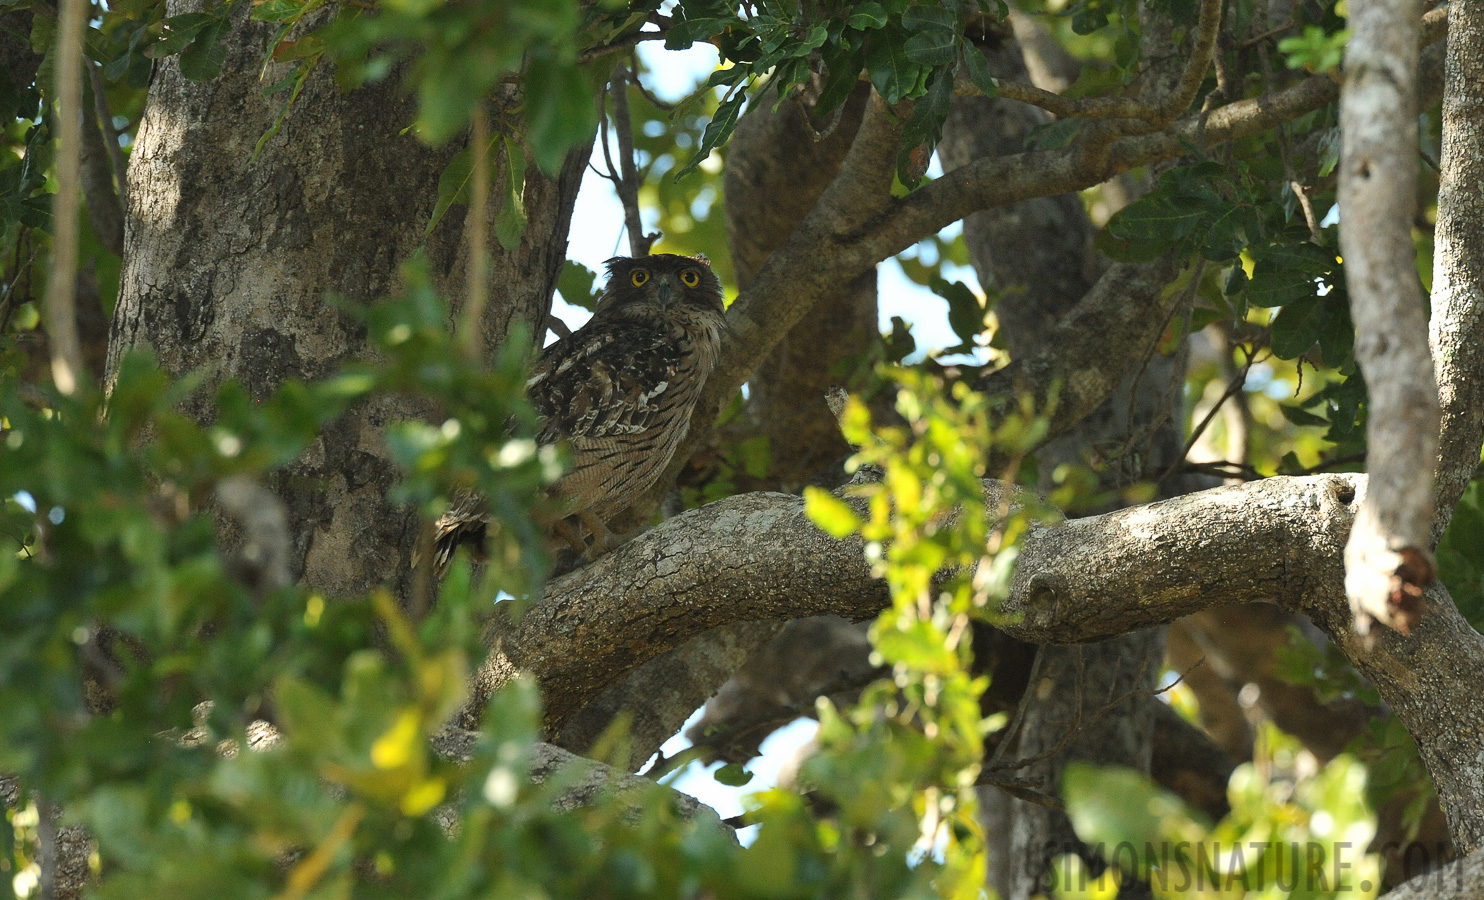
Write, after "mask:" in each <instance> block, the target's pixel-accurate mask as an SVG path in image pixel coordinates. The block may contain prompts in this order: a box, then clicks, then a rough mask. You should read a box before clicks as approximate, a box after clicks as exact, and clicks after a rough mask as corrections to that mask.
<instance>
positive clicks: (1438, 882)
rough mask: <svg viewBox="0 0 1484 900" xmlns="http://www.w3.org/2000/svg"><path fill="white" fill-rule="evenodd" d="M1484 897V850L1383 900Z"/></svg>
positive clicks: (1467, 899)
mask: <svg viewBox="0 0 1484 900" xmlns="http://www.w3.org/2000/svg"><path fill="white" fill-rule="evenodd" d="M1480 896H1484V851H1480V852H1476V853H1474V854H1472V855H1470V856H1466V857H1464V858H1462V859H1457V860H1454V861H1453V862H1451V863H1449V864H1448V865H1446V866H1443V867H1442V868H1440V869H1438V870H1437V871H1434V872H1430V873H1428V874H1427V875H1423V876H1421V877H1419V878H1415V879H1413V880H1411V881H1409V882H1407V883H1406V884H1404V885H1402V886H1401V887H1399V888H1397V889H1396V890H1394V891H1388V892H1387V893H1386V894H1384V895H1382V897H1381V900H1476V898H1478V897H1480Z"/></svg>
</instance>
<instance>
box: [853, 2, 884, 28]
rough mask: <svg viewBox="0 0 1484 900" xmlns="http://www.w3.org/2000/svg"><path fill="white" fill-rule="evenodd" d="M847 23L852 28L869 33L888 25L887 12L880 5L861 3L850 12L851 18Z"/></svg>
mask: <svg viewBox="0 0 1484 900" xmlns="http://www.w3.org/2000/svg"><path fill="white" fill-rule="evenodd" d="M846 23H847V24H848V25H850V27H851V28H858V29H860V30H861V31H869V30H871V29H873V28H882V27H885V25H886V10H885V9H884V8H882V6H881V4H880V3H861V4H858V5H856V6H855V7H854V8H853V9H851V11H850V18H849V19H847V20H846Z"/></svg>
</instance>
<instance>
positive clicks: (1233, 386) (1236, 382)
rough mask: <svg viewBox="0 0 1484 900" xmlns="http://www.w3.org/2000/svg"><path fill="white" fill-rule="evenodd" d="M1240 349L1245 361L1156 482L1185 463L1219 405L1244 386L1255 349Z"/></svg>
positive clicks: (1255, 355)
mask: <svg viewBox="0 0 1484 900" xmlns="http://www.w3.org/2000/svg"><path fill="white" fill-rule="evenodd" d="M1239 346H1240V345H1239ZM1241 349H1242V351H1243V352H1244V353H1246V354H1247V361H1246V362H1245V363H1243V364H1242V369H1241V371H1239V372H1237V374H1236V375H1235V376H1234V377H1233V378H1232V380H1231V381H1229V382H1228V383H1227V385H1226V390H1225V391H1224V392H1223V393H1222V395H1221V398H1220V399H1219V400H1217V401H1216V403H1215V404H1214V405H1213V406H1212V407H1211V408H1210V409H1209V410H1207V411H1206V415H1205V417H1204V418H1202V419H1201V423H1200V424H1199V425H1197V426H1196V427H1195V430H1194V431H1192V432H1191V433H1190V439H1189V440H1188V441H1186V442H1185V449H1184V450H1182V451H1181V452H1180V456H1179V457H1178V458H1177V459H1176V460H1175V461H1174V462H1173V463H1171V464H1170V467H1169V468H1168V469H1165V472H1164V474H1163V475H1161V476H1159V480H1158V481H1156V482H1155V483H1156V484H1164V483H1165V481H1166V480H1168V479H1169V477H1170V476H1171V475H1174V474H1175V473H1176V472H1177V471H1179V470H1180V467H1181V466H1183V465H1185V457H1186V456H1188V455H1190V451H1191V448H1193V447H1194V446H1195V444H1196V441H1199V440H1200V439H1201V435H1202V434H1204V433H1205V431H1206V428H1207V427H1208V426H1210V424H1211V421H1212V420H1213V419H1215V418H1216V414H1217V413H1219V412H1221V405H1222V404H1223V403H1225V402H1226V401H1228V400H1230V399H1231V398H1232V395H1233V394H1235V393H1236V392H1237V391H1240V390H1241V389H1242V388H1243V387H1244V386H1246V384H1247V375H1248V374H1249V373H1250V372H1251V371H1252V365H1253V363H1255V362H1256V361H1257V351H1256V350H1249V349H1247V348H1246V347H1242V348H1241Z"/></svg>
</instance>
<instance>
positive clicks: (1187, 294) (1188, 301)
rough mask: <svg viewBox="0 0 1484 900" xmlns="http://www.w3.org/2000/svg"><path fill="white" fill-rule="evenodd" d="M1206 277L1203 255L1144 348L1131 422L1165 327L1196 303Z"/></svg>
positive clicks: (1131, 389)
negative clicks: (1145, 377) (1177, 315)
mask: <svg viewBox="0 0 1484 900" xmlns="http://www.w3.org/2000/svg"><path fill="white" fill-rule="evenodd" d="M1205 277H1206V260H1205V257H1202V258H1200V259H1198V260H1196V264H1195V269H1194V270H1193V271H1192V272H1191V273H1190V280H1189V281H1187V282H1186V283H1185V287H1184V288H1182V289H1181V297H1180V300H1179V301H1178V302H1176V303H1171V304H1170V309H1169V312H1167V313H1165V320H1164V321H1163V322H1161V323H1160V325H1159V334H1158V335H1157V336H1156V337H1155V338H1154V340H1153V341H1151V342H1150V343H1149V346H1147V347H1145V348H1144V358H1143V359H1141V360H1139V368H1138V370H1137V371H1135V372H1134V379H1133V382H1132V383H1131V384H1130V386H1129V389H1128V393H1129V401H1128V419H1129V421H1130V422H1132V421H1135V419H1136V418H1137V417H1136V416H1135V415H1134V402H1135V401H1136V400H1137V399H1138V396H1139V382H1141V381H1143V380H1144V372H1145V371H1147V370H1148V368H1149V363H1150V361H1151V360H1153V359H1154V354H1155V351H1157V350H1158V349H1159V343H1160V341H1161V340H1163V339H1164V336H1165V329H1167V328H1169V327H1170V322H1172V321H1174V319H1175V314H1176V313H1178V312H1180V311H1181V310H1188V309H1189V308H1190V307H1191V305H1192V304H1194V303H1195V295H1196V293H1197V292H1198V291H1200V289H1201V279H1203V278H1205ZM1187 330H1188V329H1187ZM1162 424H1164V423H1163V422H1160V423H1157V424H1156V425H1155V426H1154V427H1155V428H1158V427H1159V425H1162ZM1127 446H1128V445H1125V449H1127Z"/></svg>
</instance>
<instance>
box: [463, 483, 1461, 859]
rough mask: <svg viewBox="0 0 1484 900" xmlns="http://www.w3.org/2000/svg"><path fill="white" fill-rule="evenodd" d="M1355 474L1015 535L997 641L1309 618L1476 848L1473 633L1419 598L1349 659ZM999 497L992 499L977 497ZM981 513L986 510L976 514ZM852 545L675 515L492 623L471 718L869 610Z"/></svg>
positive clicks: (872, 595) (1435, 596)
mask: <svg viewBox="0 0 1484 900" xmlns="http://www.w3.org/2000/svg"><path fill="white" fill-rule="evenodd" d="M1364 486H1365V477H1364V476H1361V475H1328V476H1315V477H1306V478H1269V479H1266V480H1263V481H1258V482H1253V483H1250V484H1245V485H1238V486H1232V487H1223V488H1216V489H1213V490H1208V491H1202V492H1200V493H1197V494H1188V495H1184V496H1181V497H1176V498H1173V499H1170V500H1164V501H1160V502H1158V503H1154V504H1150V505H1148V506H1142V507H1136V508H1131V509H1124V510H1119V511H1117V512H1111V513H1105V514H1103V515H1099V516H1091V517H1088V518H1083V519H1073V520H1069V521H1067V522H1065V523H1063V524H1061V525H1058V526H1048V527H1043V528H1037V529H1035V530H1033V531H1032V532H1031V533H1030V535H1029V536H1028V538H1027V540H1026V542H1025V544H1024V547H1023V548H1022V552H1021V556H1020V560H1019V567H1018V569H1017V572H1016V578H1015V583H1014V585H1013V587H1012V590H1011V594H1010V597H1009V599H1008V600H1007V601H1006V603H1005V606H1004V612H1005V613H1006V614H1007V615H1008V616H1009V617H1010V618H1009V621H1007V622H1006V623H1005V624H1004V625H1003V627H1004V629H1005V630H1006V631H1007V632H1008V633H1010V634H1011V635H1013V636H1015V637H1017V638H1019V639H1021V640H1027V641H1032V642H1036V643H1063V644H1064V643H1083V642H1088V641H1096V640H1104V639H1107V638H1110V637H1115V636H1118V635H1122V634H1128V633H1131V632H1134V631H1139V630H1141V629H1144V628H1149V627H1152V626H1155V625H1161V624H1166V623H1168V622H1171V621H1173V620H1174V619H1177V618H1179V617H1181V616H1184V615H1189V614H1191V613H1193V612H1198V611H1200V610H1203V609H1208V608H1213V607H1217V606H1223V605H1227V604H1232V603H1247V602H1255V601H1262V600H1268V601H1273V602H1277V603H1278V604H1279V605H1280V606H1283V607H1284V608H1286V609H1289V610H1291V611H1294V612H1299V613H1302V614H1304V615H1306V616H1308V617H1309V618H1310V619H1311V620H1312V621H1314V622H1315V624H1317V625H1318V626H1319V627H1320V628H1321V629H1323V630H1324V631H1325V633H1326V634H1328V635H1329V637H1330V639H1331V640H1333V641H1335V643H1336V644H1337V645H1338V646H1339V648H1340V650H1341V651H1342V652H1343V653H1344V654H1345V655H1346V657H1347V658H1349V659H1350V660H1351V661H1352V662H1354V663H1355V664H1356V665H1357V667H1358V668H1359V669H1360V670H1361V672H1362V674H1364V675H1365V676H1366V677H1367V678H1369V679H1370V680H1371V682H1372V683H1373V684H1374V685H1375V686H1376V687H1377V689H1378V690H1379V691H1380V693H1381V696H1382V699H1383V700H1385V702H1386V703H1387V704H1388V706H1390V707H1391V708H1392V710H1393V712H1394V713H1395V714H1396V715H1397V716H1398V717H1400V718H1401V720H1402V722H1403V724H1404V725H1405V726H1406V727H1407V729H1408V731H1409V732H1410V733H1411V734H1412V736H1413V737H1414V739H1415V740H1416V741H1417V744H1418V749H1419V751H1420V753H1421V756H1422V759H1423V762H1424V763H1425V764H1426V765H1427V767H1428V770H1429V772H1431V774H1432V777H1433V781H1434V783H1435V784H1436V786H1437V788H1438V793H1439V796H1440V797H1441V798H1442V802H1443V809H1444V812H1445V813H1446V814H1447V816H1448V821H1449V828H1450V831H1451V833H1452V836H1453V840H1454V843H1455V845H1456V846H1457V847H1458V848H1459V849H1460V851H1461V852H1465V853H1467V852H1470V851H1471V850H1473V849H1474V848H1475V847H1477V846H1479V845H1480V843H1481V841H1484V753H1481V751H1480V741H1481V738H1480V736H1481V735H1484V701H1481V699H1480V698H1484V637H1481V636H1480V635H1479V634H1478V633H1477V632H1475V631H1474V630H1473V629H1472V628H1471V627H1470V626H1469V625H1468V623H1467V622H1466V621H1464V619H1463V618H1462V617H1461V616H1459V615H1458V613H1457V611H1456V609H1454V607H1453V605H1452V603H1451V601H1449V600H1448V598H1447V595H1446V592H1444V591H1443V590H1442V588H1441V587H1437V586H1435V587H1434V588H1432V589H1431V590H1432V592H1433V593H1432V594H1431V595H1430V598H1429V602H1430V603H1431V604H1432V608H1431V610H1430V611H1429V615H1428V616H1426V617H1425V618H1424V620H1423V622H1422V625H1421V626H1420V627H1419V628H1418V629H1417V630H1416V631H1414V633H1413V634H1412V636H1411V637H1410V638H1403V637H1401V636H1400V635H1397V634H1395V633H1393V632H1389V631H1387V632H1382V633H1380V634H1379V635H1378V637H1377V639H1376V641H1375V643H1374V646H1372V647H1370V648H1365V647H1363V646H1362V645H1361V643H1360V641H1359V638H1358V637H1357V636H1356V635H1355V633H1354V631H1353V630H1352V629H1351V627H1350V613H1349V606H1348V604H1347V602H1346V600H1345V595H1344V589H1343V564H1342V560H1341V557H1342V548H1343V546H1344V542H1345V538H1346V536H1347V535H1348V534H1349V529H1350V525H1351V522H1352V521H1353V519H1354V506H1355V501H1356V500H1357V499H1358V498H1359V497H1360V496H1363V492H1364ZM989 487H990V488H991V489H992V490H998V488H997V487H996V486H994V485H993V484H991V485H990V486H989ZM990 506H991V508H994V506H995V504H994V503H991V504H990ZM886 600H887V597H886V589H885V586H884V585H883V584H882V583H881V582H879V581H875V580H873V579H872V578H871V577H870V571H869V568H868V567H867V565H866V563H865V560H864V558H863V555H862V548H861V545H860V542H859V541H852V540H844V541H835V540H832V539H830V538H829V537H828V536H826V535H824V534H823V533H822V532H820V531H818V530H817V529H815V528H814V527H813V525H812V524H810V523H809V521H808V519H807V518H806V517H805V516H804V514H803V502H802V500H800V499H799V498H797V497H792V496H787V495H782V494H747V495H741V496H738V497H732V498H729V499H727V500H722V501H719V502H717V503H713V504H711V505H710V506H707V507H704V508H702V509H697V510H692V511H690V512H687V513H683V514H682V515H680V516H677V517H676V518H674V519H671V520H669V521H668V522H666V523H664V524H662V525H660V526H658V527H657V528H655V529H653V530H651V531H649V532H647V533H645V534H643V535H641V536H639V537H638V538H636V539H635V540H633V541H632V542H630V543H629V544H627V545H625V546H623V547H621V548H619V549H618V550H616V551H614V552H613V553H610V554H609V555H607V556H605V557H603V558H602V559H600V560H598V561H597V562H596V563H594V564H593V565H592V566H590V567H588V568H587V569H584V570H582V571H581V572H576V573H573V574H571V575H568V576H565V577H563V578H561V579H557V580H556V581H554V582H553V583H552V584H551V585H550V586H549V589H548V591H547V595H546V596H545V597H543V598H542V599H541V600H539V601H537V602H535V603H534V604H532V606H531V607H530V608H529V609H528V610H527V611H526V613H525V614H524V615H523V616H522V618H521V619H520V620H519V621H518V622H516V623H510V622H504V621H501V622H497V623H495V625H494V626H493V630H492V632H491V636H490V638H491V641H492V643H493V645H494V652H493V653H492V655H491V657H490V659H489V661H488V663H487V665H486V666H485V668H484V669H483V670H482V671H481V672H480V673H479V675H478V677H477V678H476V680H475V683H474V685H473V688H472V689H473V692H474V699H473V701H472V707H473V708H475V709H477V708H481V707H482V704H483V702H484V698H487V697H488V695H489V692H490V691H492V690H494V689H496V688H498V687H499V685H501V684H504V683H505V682H506V681H508V680H509V679H510V678H511V677H514V675H515V673H516V672H517V671H519V670H525V671H529V672H532V673H533V674H535V675H536V676H537V677H538V678H539V679H540V681H541V684H542V686H543V691H544V695H545V699H546V702H547V715H548V720H547V721H548V726H549V727H553V728H556V727H560V725H561V724H562V723H563V722H564V721H565V720H566V719H567V717H569V716H570V715H572V713H574V712H575V711H576V710H577V709H579V708H581V706H582V705H583V704H585V703H586V702H587V701H588V700H589V699H591V698H592V697H593V696H595V695H596V694H597V693H598V692H600V691H601V690H602V689H603V688H604V687H605V686H606V685H608V684H611V683H612V682H613V681H614V680H615V679H617V678H619V677H621V675H622V674H623V673H624V672H626V671H628V670H629V669H631V668H633V667H634V666H636V665H639V664H640V663H642V662H644V661H646V660H648V659H650V658H653V657H654V656H655V655H658V654H659V653H662V652H664V651H666V650H668V649H670V648H672V647H675V646H678V645H679V644H680V643H682V642H684V641H685V640H687V639H689V638H690V637H691V636H693V635H694V634H697V633H700V632H702V631H705V630H707V629H710V628H714V627H717V626H719V625H722V624H726V623H728V622H736V621H755V620H760V619H789V618H795V617H798V616H801V615H822V614H825V613H833V614H836V615H843V616H847V617H857V618H863V617H867V616H871V615H874V614H875V613H876V612H878V611H879V610H880V609H882V608H883V607H884V606H885V603H886Z"/></svg>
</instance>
